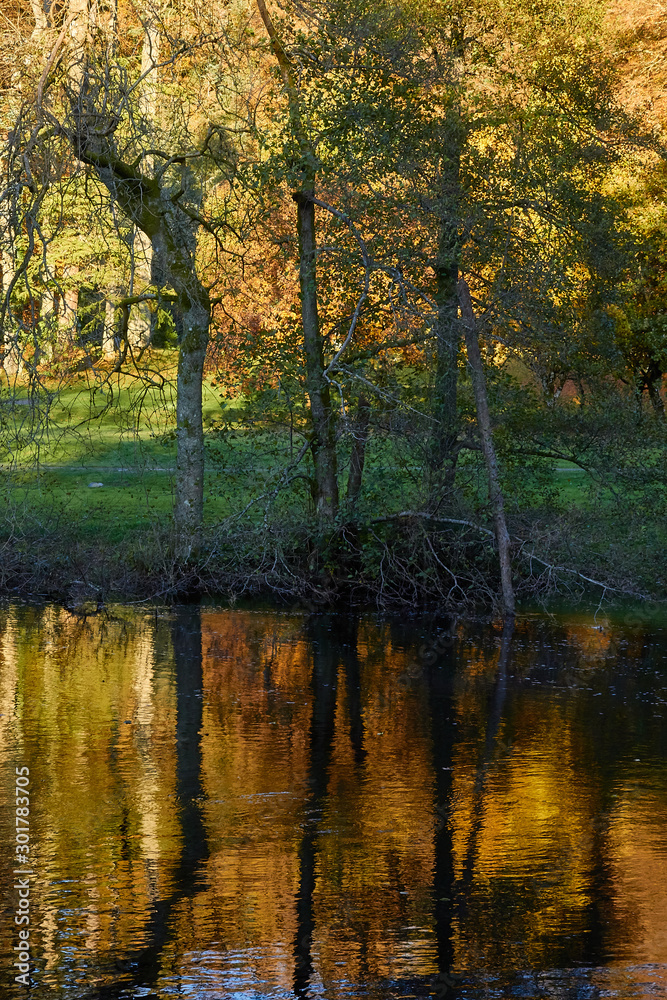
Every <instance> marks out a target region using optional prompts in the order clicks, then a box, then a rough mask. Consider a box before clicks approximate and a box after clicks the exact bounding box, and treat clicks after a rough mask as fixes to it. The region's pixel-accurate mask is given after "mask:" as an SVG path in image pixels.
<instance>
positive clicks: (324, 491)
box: [294, 190, 338, 521]
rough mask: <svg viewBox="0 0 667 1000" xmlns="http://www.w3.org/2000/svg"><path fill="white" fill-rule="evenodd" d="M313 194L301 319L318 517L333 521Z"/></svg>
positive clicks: (332, 453)
mask: <svg viewBox="0 0 667 1000" xmlns="http://www.w3.org/2000/svg"><path fill="white" fill-rule="evenodd" d="M312 198H313V192H312V190H311V191H300V192H299V193H298V194H296V195H295V196H294V200H295V201H296V204H297V229H298V236H299V280H300V285H301V319H302V323H303V345H304V350H305V354H306V388H307V390H308V396H309V399H310V411H311V415H312V421H313V440H312V452H313V462H314V465H315V486H316V505H317V513H318V514H319V515H320V516H321V517H322V518H323V520H325V521H332V520H333V519H334V517H335V516H336V512H337V510H338V469H337V461H336V436H335V427H334V419H333V412H332V407H331V396H330V393H329V385H328V383H327V382H326V380H325V378H324V358H323V355H322V338H321V336H320V323H319V316H318V313H317V273H316V267H317V265H316V249H317V248H316V244H315V205H314V204H313V200H312Z"/></svg>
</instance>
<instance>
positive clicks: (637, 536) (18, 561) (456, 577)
mask: <svg viewBox="0 0 667 1000" xmlns="http://www.w3.org/2000/svg"><path fill="white" fill-rule="evenodd" d="M93 490H94V488H91V492H93ZM101 494H102V490H99V492H97V496H98V497H99V499H97V500H96V506H95V507H94V508H93V509H91V510H90V511H89V512H88V514H87V515H86V516H83V517H82V516H81V513H80V511H79V516H78V517H77V516H74V511H72V512H70V513H69V515H68V509H67V507H66V506H58V505H57V504H56V503H54V504H53V507H52V509H51V511H50V512H48V513H47V512H46V511H45V509H44V506H43V505H40V508H39V510H35V509H34V508H33V509H30V508H29V507H28V506H27V505H26V504H25V503H23V504H22V505H20V506H17V505H15V506H14V507H13V508H12V509H10V510H8V511H7V513H6V514H5V517H4V519H3V520H2V522H0V595H3V596H10V597H11V596H13V597H21V598H24V599H28V600H30V599H35V598H39V599H50V600H56V601H59V602H60V603H64V604H66V605H68V606H80V605H84V604H85V605H88V604H90V603H91V602H92V603H93V604H98V603H101V604H106V603H108V602H111V601H151V600H162V601H167V602H177V601H183V600H193V599H198V598H201V597H203V596H206V595H214V596H217V597H219V598H221V599H223V600H225V601H231V602H232V603H233V602H234V601H236V600H238V599H241V598H257V599H267V600H270V601H273V602H278V603H282V604H285V603H287V604H292V605H293V604H303V605H305V606H306V607H317V608H356V609H359V608H364V607H374V608H380V609H384V610H387V611H400V610H405V609H409V610H422V611H429V610H432V609H438V610H443V611H455V612H463V613H468V612H479V611H482V612H489V611H491V612H492V611H493V610H494V609H495V608H496V607H497V602H498V599H499V590H500V581H499V571H498V565H497V556H496V552H495V547H494V540H493V536H492V532H491V526H490V525H488V524H484V523H481V524H475V523H473V522H472V521H468V520H466V519H465V518H451V519H447V518H444V517H443V518H440V519H438V518H428V517H426V516H425V515H424V514H423V513H420V512H397V514H395V515H388V516H383V517H379V518H375V519H367V520H365V521H361V520H356V521H352V520H350V521H348V522H347V523H341V524H338V525H336V526H335V527H334V528H333V529H331V530H329V531H326V532H323V531H322V530H321V529H320V528H319V527H318V525H317V523H316V522H315V521H314V519H309V518H307V517H302V518H301V519H296V518H294V517H292V518H288V517H287V516H283V517H282V518H281V519H280V520H278V521H266V522H265V521H263V520H259V521H258V520H254V521H251V520H247V519H246V520H242V519H240V518H236V519H234V518H228V519H226V520H225V521H223V522H221V523H218V524H214V525H210V524H209V525H208V526H207V527H206V528H205V530H204V534H203V539H202V544H201V546H200V547H199V549H198V550H196V551H193V552H191V553H190V554H189V556H188V558H187V559H184V558H182V556H180V557H179V556H178V555H177V554H176V547H175V543H174V536H173V532H172V529H171V523H170V516H169V513H168V510H165V511H164V512H163V515H162V516H161V517H160V518H154V517H152V516H147V515H146V514H144V515H143V516H139V515H137V513H136V512H135V513H134V514H132V512H131V511H128V514H127V516H126V518H125V520H122V519H121V518H119V516H118V515H117V513H116V514H113V512H112V510H111V509H109V508H107V509H106V520H105V505H104V502H103V498H102V496H101ZM165 506H166V505H165ZM659 531H660V526H659V525H652V526H650V530H648V529H647V527H646V526H642V525H636V524H634V523H620V522H618V521H614V520H613V519H610V518H609V517H605V516H603V515H602V514H599V515H598V519H597V521H594V520H593V519H592V517H591V513H590V512H582V511H576V510H575V511H570V513H569V516H567V517H565V516H563V517H561V518H560V519H559V520H558V521H556V520H552V521H551V522H546V521H542V522H539V521H537V519H533V522H532V524H528V523H526V522H524V523H521V522H519V521H518V519H515V520H514V522H513V523H512V538H513V551H512V557H513V576H514V585H515V588H516V592H517V597H518V600H519V605H521V603H524V604H525V603H528V604H531V603H535V602H539V603H540V604H542V605H544V606H548V605H549V604H550V603H551V602H554V601H558V600H561V599H562V598H566V599H567V600H568V601H572V602H579V601H581V600H582V599H585V600H589V601H592V600H595V601H597V600H601V601H603V602H605V603H608V602H610V601H611V602H613V601H614V600H625V599H628V598H634V599H636V600H638V601H640V602H641V601H644V602H646V601H653V602H658V603H660V602H663V601H665V600H666V599H667V594H666V587H665V579H664V577H665V567H664V559H663V554H662V549H661V548H660V546H659V537H660V536H659Z"/></svg>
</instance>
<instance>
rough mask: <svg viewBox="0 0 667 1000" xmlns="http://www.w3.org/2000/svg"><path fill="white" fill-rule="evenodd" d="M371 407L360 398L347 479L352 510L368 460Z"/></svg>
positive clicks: (363, 398)
mask: <svg viewBox="0 0 667 1000" xmlns="http://www.w3.org/2000/svg"><path fill="white" fill-rule="evenodd" d="M370 416H371V407H370V403H369V402H368V400H367V399H366V397H365V396H363V395H362V396H359V403H358V405H357V419H356V426H355V429H354V442H353V444H352V454H351V455H350V473H349V476H348V478H347V503H348V506H349V507H350V509H352V508H353V507H354V506H355V504H356V502H357V500H358V499H359V495H360V493H361V481H362V476H363V472H364V462H365V460H366V442H367V441H368V425H369V422H370Z"/></svg>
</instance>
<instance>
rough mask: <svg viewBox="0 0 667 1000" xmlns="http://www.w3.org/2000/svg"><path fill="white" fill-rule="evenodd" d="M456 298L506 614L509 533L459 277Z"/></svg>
mask: <svg viewBox="0 0 667 1000" xmlns="http://www.w3.org/2000/svg"><path fill="white" fill-rule="evenodd" d="M458 295H459V302H460V304H461V316H462V318H463V328H464V330H465V339H466V349H467V352H468V364H469V365H470V370H471V375H472V384H473V390H474V393H475V405H476V407H477V424H478V427H479V435H480V438H481V441H482V451H483V453H484V461H485V462H486V470H487V474H488V477H489V500H490V501H491V509H492V510H493V520H494V524H495V529H496V541H497V543H498V558H499V560H500V579H501V585H502V592H503V607H504V611H505V615H506V616H507V617H508V618H509V617H511V616H512V615H514V589H513V587H512V565H511V562H510V536H509V532H508V530H507V523H506V521H505V505H504V502H503V494H502V490H501V488H500V477H499V475H498V460H497V458H496V450H495V448H494V446H493V431H492V428H491V417H490V415H489V403H488V399H487V395H486V380H485V378H484V368H483V366H482V356H481V354H480V352H479V340H478V339H477V324H476V322H475V314H474V312H473V308H472V301H471V299H470V290H469V289H468V285H467V283H466V282H465V280H464V279H463V278H461V280H460V281H459V284H458Z"/></svg>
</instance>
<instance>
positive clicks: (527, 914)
mask: <svg viewBox="0 0 667 1000" xmlns="http://www.w3.org/2000/svg"><path fill="white" fill-rule="evenodd" d="M666 716H667V631H666V630H665V629H664V628H661V627H659V626H657V625H655V624H650V623H649V622H648V621H643V619H642V616H641V615H639V616H636V618H635V619H633V620H632V621H631V622H630V623H629V624H628V623H627V621H626V623H625V624H623V623H619V624H614V623H613V622H610V621H607V620H606V619H604V620H600V619H599V618H598V619H597V620H594V618H593V616H591V615H587V614H585V613H583V612H582V613H578V612H570V613H569V614H564V615H561V616H551V617H544V616H542V617H541V616H539V615H527V616H524V617H521V618H519V619H518V620H517V622H516V625H515V626H514V628H513V629H511V628H509V627H505V629H503V627H502V624H501V623H495V624H493V623H491V624H482V623H474V622H461V621H459V622H451V621H447V620H444V619H433V620H428V621H427V620H424V619H422V620H418V619H415V620H414V621H410V620H405V621H392V620H382V619H378V618H377V617H374V616H371V615H362V616H359V617H354V616H346V615H313V614H309V613H306V612H303V613H301V612H299V613H297V612H278V611H275V610H265V609H256V608H255V609H233V610H229V609H224V608H218V607H201V608H200V607H178V608H172V609H168V608H157V609H155V608H151V609H147V608H145V607H143V608H140V610H137V608H134V609H133V608H127V607H116V608H113V609H110V610H108V611H103V612H102V613H100V614H97V615H94V616H89V617H83V616H81V615H75V614H72V613H70V612H68V611H66V610H64V609H63V608H59V607H56V606H49V605H44V606H26V605H14V604H10V605H5V606H3V607H0V796H1V802H0V834H1V836H2V843H3V849H2V852H0V865H1V878H2V886H3V895H2V904H3V921H2V928H3V932H2V935H0V963H1V964H2V969H1V972H0V975H1V979H2V981H3V982H4V983H5V984H6V989H5V990H3V991H2V996H3V997H4V996H13V995H17V996H23V995H26V996H27V995H29V996H30V997H31V998H35V1000H42V998H46V997H53V996H56V997H62V998H65V1000H68V998H91V1000H92V998H100V1000H102V998H115V997H119V998H120V997H128V998H129V997H136V998H139V997H144V998H145V997H148V998H165V1000H166V998H170V997H183V996H186V997H189V998H202V1000H203V998H218V997H219V998H243V1000H246V998H247V1000H263V998H287V997H299V998H301V997H303V998H306V997H312V998H320V997H321V998H327V1000H344V998H350V1000H351V998H378V1000H379V998H397V1000H398V998H402V1000H407V998H411V997H419V998H421V997H436V998H443V997H446V998H448V1000H454V998H456V997H461V998H469V1000H482V998H498V1000H507V998H510V997H522V998H559V1000H566V998H567V1000H575V998H582V1000H583V998H587V1000H588V998H598V997H599V998H602V997H606V998H622V1000H626V998H628V1000H629V998H640V997H645V998H649V997H664V996H667V728H666V726H665V718H666ZM17 977H18V982H17V981H16V980H17ZM21 977H22V978H21ZM26 984H29V986H30V988H29V989H27V988H26ZM10 988H11V989H10Z"/></svg>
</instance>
